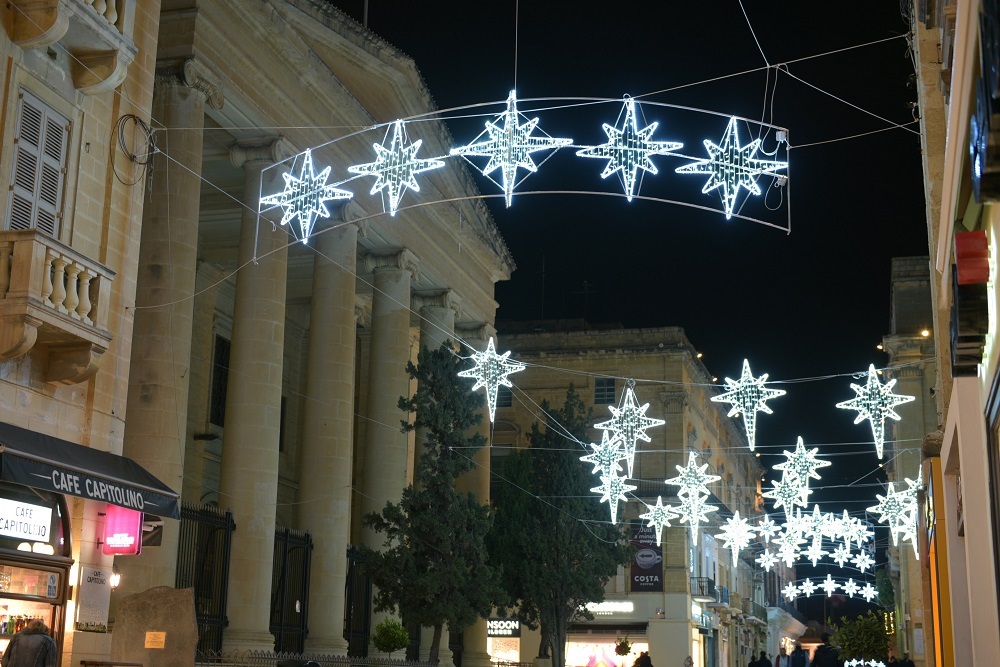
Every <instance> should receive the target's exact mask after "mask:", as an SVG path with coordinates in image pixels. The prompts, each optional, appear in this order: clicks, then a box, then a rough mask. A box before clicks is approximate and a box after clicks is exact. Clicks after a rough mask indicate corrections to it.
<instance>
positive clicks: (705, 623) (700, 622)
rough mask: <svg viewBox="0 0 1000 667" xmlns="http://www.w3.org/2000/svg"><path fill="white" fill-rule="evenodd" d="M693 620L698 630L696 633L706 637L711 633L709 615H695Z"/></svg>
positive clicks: (710, 618)
mask: <svg viewBox="0 0 1000 667" xmlns="http://www.w3.org/2000/svg"><path fill="white" fill-rule="evenodd" d="M693 620H694V624H695V626H696V627H697V628H698V632H700V633H701V634H703V635H707V634H709V633H711V632H712V615H711V614H697V615H696V616H695V617H694V619H693Z"/></svg>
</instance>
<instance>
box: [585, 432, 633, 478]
mask: <svg viewBox="0 0 1000 667" xmlns="http://www.w3.org/2000/svg"><path fill="white" fill-rule="evenodd" d="M590 447H591V448H592V449H593V450H594V451H593V452H592V453H590V454H587V455H586V456H581V457H580V460H581V461H584V462H586V463H593V464H594V470H593V472H594V474H595V475H596V474H598V473H601V474H605V475H606V474H608V473H611V472H621V471H622V464H621V463H619V461H621V460H622V458H623V457H624V454H623V453H622V448H621V441H620V440H618V438H617V437H616V436H614V435H612V434H609V433H608V432H607V431H605V432H604V433H603V435H602V436H601V444H599V445H595V444H594V443H590Z"/></svg>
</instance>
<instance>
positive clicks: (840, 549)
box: [831, 544, 851, 567]
mask: <svg viewBox="0 0 1000 667" xmlns="http://www.w3.org/2000/svg"><path fill="white" fill-rule="evenodd" d="M831 558H833V562H834V563H836V564H837V566H838V567H844V563H846V562H847V561H848V560H850V558H851V550H850V549H849V548H848V547H846V546H844V545H843V544H838V545H837V548H836V549H834V550H833V556H831Z"/></svg>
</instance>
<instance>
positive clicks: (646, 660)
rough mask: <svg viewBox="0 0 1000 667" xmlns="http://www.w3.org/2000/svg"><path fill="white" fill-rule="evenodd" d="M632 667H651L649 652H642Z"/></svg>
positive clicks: (651, 661)
mask: <svg viewBox="0 0 1000 667" xmlns="http://www.w3.org/2000/svg"><path fill="white" fill-rule="evenodd" d="M632 667H653V660H652V658H650V657H649V651H643V652H642V653H640V654H639V657H638V658H636V659H635V662H634V663H632Z"/></svg>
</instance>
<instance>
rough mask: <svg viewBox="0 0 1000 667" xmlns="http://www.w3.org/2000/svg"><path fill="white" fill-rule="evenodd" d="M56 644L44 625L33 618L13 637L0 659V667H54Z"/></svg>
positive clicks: (56, 659) (56, 651)
mask: <svg viewBox="0 0 1000 667" xmlns="http://www.w3.org/2000/svg"><path fill="white" fill-rule="evenodd" d="M56 653H58V649H57V648H56V642H55V640H54V639H52V637H50V636H49V629H48V628H47V627H45V623H43V622H42V621H41V620H39V619H37V618H35V619H32V620H30V621H28V624H27V625H26V626H24V629H23V630H21V631H20V632H18V633H17V634H16V635H14V638H13V639H11V640H10V643H9V644H7V650H6V651H4V652H3V658H0V666H2V667H56V663H57V662H58V658H59V656H58V655H56Z"/></svg>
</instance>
